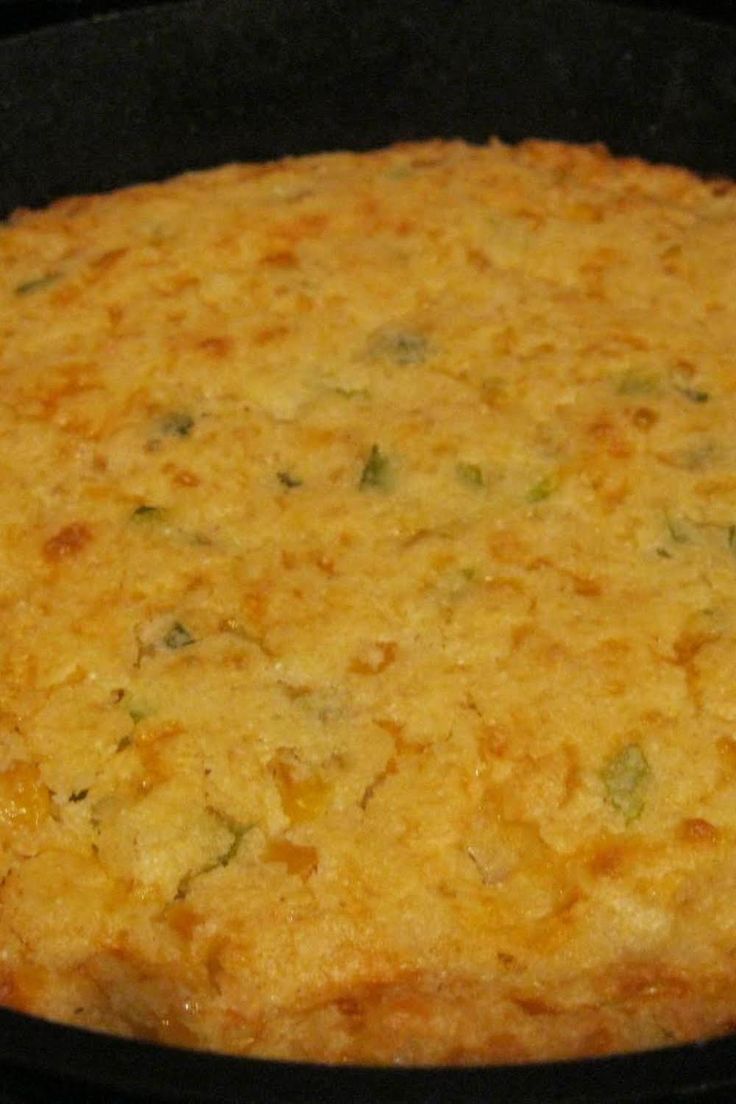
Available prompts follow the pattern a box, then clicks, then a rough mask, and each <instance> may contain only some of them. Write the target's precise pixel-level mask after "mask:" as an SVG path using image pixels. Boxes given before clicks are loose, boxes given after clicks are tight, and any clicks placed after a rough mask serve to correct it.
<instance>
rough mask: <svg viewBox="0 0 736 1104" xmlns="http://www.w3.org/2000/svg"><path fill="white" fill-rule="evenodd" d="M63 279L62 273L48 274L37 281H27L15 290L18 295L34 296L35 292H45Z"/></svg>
mask: <svg viewBox="0 0 736 1104" xmlns="http://www.w3.org/2000/svg"><path fill="white" fill-rule="evenodd" d="M60 279H61V273H60V272H48V273H47V274H46V275H45V276H39V277H37V278H36V279H35V280H26V281H25V282H24V283H22V284H18V285H17V287H16V288H15V294H16V295H32V294H33V292H34V291H44V290H45V289H46V288H47V287H51V285H52V284H55V283H56V281H57V280H60Z"/></svg>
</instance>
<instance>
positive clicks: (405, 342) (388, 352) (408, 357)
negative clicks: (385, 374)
mask: <svg viewBox="0 0 736 1104" xmlns="http://www.w3.org/2000/svg"><path fill="white" fill-rule="evenodd" d="M427 347H428V342H427V338H426V337H425V336H424V334H422V333H419V332H417V331H416V330H404V329H395V328H394V327H391V326H386V327H383V328H381V329H380V330H376V332H375V333H374V334H373V335H372V336H371V337H370V338H369V340H368V355H369V357H371V359H378V358H385V359H387V360H392V361H393V362H394V364H400V365H402V366H405V365H409V364H422V362H423V361H424V360H426V357H427Z"/></svg>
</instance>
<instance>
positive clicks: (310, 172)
mask: <svg viewBox="0 0 736 1104" xmlns="http://www.w3.org/2000/svg"><path fill="white" fill-rule="evenodd" d="M735 350H736V190H734V189H733V188H732V187H731V186H730V185H728V184H727V183H724V182H712V181H711V182H706V181H703V180H700V179H698V178H696V177H695V176H694V175H692V174H690V173H688V172H686V171H685V170H681V169H675V168H668V167H653V166H650V165H646V164H644V163H643V162H640V161H637V160H619V159H615V158H613V157H611V156H610V155H608V154H607V153H606V151H605V150H604V149H603V148H602V147H585V148H584V147H573V146H567V145H563V144H556V143H545V142H539V141H530V142H525V143H522V144H521V145H519V146H517V147H514V148H511V147H508V146H505V145H503V144H501V143H500V142H498V141H492V142H491V143H490V144H489V145H488V146H485V147H473V146H469V145H466V144H464V143H463V142H459V141H458V142H440V141H437V142H427V143H421V144H414V145H403V146H396V147H392V148H390V149H387V150H383V151H380V152H375V153H368V154H360V155H356V154H348V153H337V154H329V155H320V156H310V157H305V158H300V159H291V160H284V161H281V162H278V163H273V164H263V165H231V166H228V167H225V168H221V169H217V170H214V171H209V172H204V173H195V174H189V175H186V176H182V177H179V178H178V179H175V180H172V181H169V182H166V183H163V184H153V185H146V186H139V187H134V188H129V189H126V190H123V191H119V192H116V193H114V194H111V195H103V196H94V197H86V198H72V199H67V200H63V201H61V202H59V203H56V204H54V205H53V206H52V207H50V208H49V209H48V210H45V211H40V212H31V211H21V212H18V213H16V215H14V216H13V218H12V219H11V220H10V221H9V222H8V223H6V224H4V225H3V226H2V227H0V370H1V372H2V403H1V405H0V465H1V471H2V478H1V480H0V519H1V521H0V563H1V565H2V566H1V572H0V578H1V580H2V592H1V593H2V606H1V610H2V614H1V616H2V633H1V634H0V695H1V696H0V1003H3V1004H5V1005H7V1006H9V1007H11V1008H15V1009H20V1010H23V1011H28V1012H32V1013H36V1014H39V1015H41V1016H44V1017H49V1018H51V1019H55V1020H61V1021H66V1022H69V1023H73V1024H79V1025H85V1026H89V1027H92V1028H97V1029H101V1030H104V1031H108V1032H114V1033H119V1034H123V1035H132V1036H137V1037H144V1038H148V1039H156V1040H161V1041H164V1042H169V1043H174V1044H180V1045H185V1046H194V1047H202V1048H207V1049H215V1050H221V1051H228V1052H234V1053H240V1054H251V1055H259V1056H275V1057H279V1058H295V1059H308V1060H320V1061H327V1062H344V1061H356V1062H361V1063H362V1062H367V1063H406V1064H415V1063H430V1064H432V1063H468V1062H499V1061H526V1060H531V1059H535V1060H536V1059H540V1058H557V1057H566V1056H576V1055H589V1054H601V1053H608V1052H613V1051H627V1050H632V1049H637V1048H641V1047H656V1046H660V1045H663V1044H668V1043H673V1042H676V1041H680V1040H686V1039H693V1038H696V1037H697V1038H699V1037H705V1036H710V1035H715V1034H719V1033H723V1032H727V1031H729V1030H732V1029H734V1027H736V908H735V907H734V900H735V899H736V679H735V678H734V672H735V671H736V351H735Z"/></svg>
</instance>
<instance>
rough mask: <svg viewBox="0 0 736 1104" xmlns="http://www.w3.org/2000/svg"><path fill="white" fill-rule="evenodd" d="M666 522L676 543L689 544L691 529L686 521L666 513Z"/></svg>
mask: <svg viewBox="0 0 736 1104" xmlns="http://www.w3.org/2000/svg"><path fill="white" fill-rule="evenodd" d="M665 522H666V525H667V530H668V532H669V534H670V536H671V537H672V540H673V541H674V542H675V544H687V543H688V542H689V540H690V531H689V529H688V528H687V526H686V525H685V524H684V522H682V521H679V520H678V519H676V518H672V517H670V515H669V514H666V515H665Z"/></svg>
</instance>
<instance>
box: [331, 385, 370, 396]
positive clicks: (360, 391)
mask: <svg viewBox="0 0 736 1104" xmlns="http://www.w3.org/2000/svg"><path fill="white" fill-rule="evenodd" d="M332 390H333V391H334V392H335V394H336V395H340V396H342V398H343V399H369V398H370V397H371V393H370V391H369V390H368V388H367V387H333V388H332Z"/></svg>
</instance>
